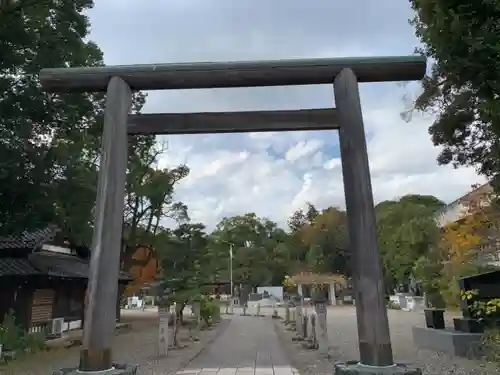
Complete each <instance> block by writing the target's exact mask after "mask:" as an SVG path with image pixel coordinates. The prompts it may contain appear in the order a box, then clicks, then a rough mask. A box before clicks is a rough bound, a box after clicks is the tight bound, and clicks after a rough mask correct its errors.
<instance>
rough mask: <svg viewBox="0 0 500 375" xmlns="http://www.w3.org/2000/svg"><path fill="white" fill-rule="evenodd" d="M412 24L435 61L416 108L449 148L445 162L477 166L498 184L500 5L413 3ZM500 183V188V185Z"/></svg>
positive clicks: (441, 0)
mask: <svg viewBox="0 0 500 375" xmlns="http://www.w3.org/2000/svg"><path fill="white" fill-rule="evenodd" d="M410 3H411V5H412V8H413V9H414V11H415V17H414V18H413V20H412V21H411V23H412V25H414V26H415V30H416V35H417V37H418V38H419V39H420V41H421V42H422V47H421V48H419V49H418V52H419V53H421V54H423V55H424V56H426V57H428V58H429V59H430V60H429V61H430V62H431V63H432V67H431V71H430V75H429V76H427V77H425V78H424V80H423V81H422V87H423V92H422V94H421V95H420V96H419V97H418V99H417V100H416V102H415V108H416V109H417V110H420V111H427V112H431V113H432V114H434V115H436V120H435V121H434V123H433V124H432V125H431V127H430V128H429V132H430V134H431V136H432V140H433V142H434V144H435V145H438V146H441V147H442V148H443V150H442V152H441V154H440V155H439V158H438V161H439V163H441V164H448V163H453V164H454V165H471V166H474V167H478V168H479V171H480V172H481V173H482V174H485V175H486V176H489V177H491V178H492V179H493V181H494V182H495V184H496V182H497V179H498V177H499V172H500V157H499V155H500V104H499V102H498V97H499V94H500V64H499V63H498V61H499V57H500V52H499V51H500V48H499V46H500V28H499V27H498V22H497V21H496V20H497V18H498V17H499V16H500V1H499V0H489V1H484V0H480V1H471V2H468V3H464V2H457V1H450V0H410ZM496 185H497V184H496Z"/></svg>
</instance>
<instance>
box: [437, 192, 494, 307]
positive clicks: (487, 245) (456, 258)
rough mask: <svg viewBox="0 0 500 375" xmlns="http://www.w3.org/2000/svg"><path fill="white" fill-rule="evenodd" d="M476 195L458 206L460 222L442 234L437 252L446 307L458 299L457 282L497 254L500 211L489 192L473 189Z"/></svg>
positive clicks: (479, 269) (479, 270) (482, 266)
mask: <svg viewBox="0 0 500 375" xmlns="http://www.w3.org/2000/svg"><path fill="white" fill-rule="evenodd" d="M474 188H475V189H476V191H478V193H477V194H472V195H471V198H469V199H467V200H464V201H462V202H460V203H461V204H462V206H463V208H462V212H461V213H460V218H459V219H458V220H457V221H454V222H451V223H448V224H446V225H445V226H444V227H443V228H442V231H441V239H440V243H439V249H440V250H441V257H442V261H443V272H442V278H443V284H446V285H449V287H447V288H445V289H444V290H445V299H446V300H447V302H448V304H455V303H456V301H457V300H458V298H459V288H458V279H459V278H460V277H464V276H468V275H471V274H475V273H478V272H481V271H484V270H487V269H488V268H489V265H488V261H489V260H490V259H491V255H493V254H494V253H496V252H497V251H498V240H499V238H498V230H499V228H500V216H499V213H500V210H499V206H498V200H497V196H496V194H495V193H494V192H493V190H492V189H484V187H479V188H478V187H477V186H475V187H474Z"/></svg>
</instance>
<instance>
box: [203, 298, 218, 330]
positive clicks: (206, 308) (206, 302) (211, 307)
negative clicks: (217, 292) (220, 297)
mask: <svg viewBox="0 0 500 375" xmlns="http://www.w3.org/2000/svg"><path fill="white" fill-rule="evenodd" d="M200 317H201V319H203V320H204V321H205V323H206V324H207V325H210V324H211V323H215V322H217V321H219V320H220V304H219V302H218V301H215V300H213V299H211V298H210V299H209V298H202V299H201V301H200Z"/></svg>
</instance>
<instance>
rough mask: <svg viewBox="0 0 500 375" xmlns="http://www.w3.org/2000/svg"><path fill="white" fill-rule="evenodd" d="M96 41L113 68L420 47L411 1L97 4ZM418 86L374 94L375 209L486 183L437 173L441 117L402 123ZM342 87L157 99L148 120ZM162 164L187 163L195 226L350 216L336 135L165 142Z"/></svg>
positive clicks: (323, 94) (277, 103)
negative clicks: (231, 219)
mask: <svg viewBox="0 0 500 375" xmlns="http://www.w3.org/2000/svg"><path fill="white" fill-rule="evenodd" d="M89 15H90V19H91V23H92V34H91V38H92V39H93V40H94V41H96V42H97V43H98V44H99V46H100V47H101V49H102V50H103V51H104V57H105V61H106V63H107V64H136V63H141V64H144V63H159V62H164V63H169V62H193V61H231V60H264V59H286V58H311V57H341V56H384V55H408V54H412V53H413V50H414V48H415V47H416V46H417V44H418V42H417V40H416V38H415V37H414V34H413V29H412V27H411V26H410V25H409V24H408V19H409V18H410V17H411V16H412V12H411V9H410V7H409V3H408V1H401V0H382V1H373V0H350V1H340V0H317V1H305V0H237V1H235V0H215V1H214V0H211V1H209V0H164V1H155V0H142V1H132V0H97V1H96V6H95V8H94V9H93V10H92V11H91V12H90V14H89ZM417 88H418V87H417V85H409V86H408V85H406V86H404V85H401V84H397V83H382V84H363V85H362V87H361V100H362V103H363V111H364V120H365V127H366V133H367V140H368V152H369V158H370V167H371V172H372V183H373V189H374V195H375V200H376V201H377V202H378V201H381V200H385V199H393V198H396V197H398V196H402V195H405V194H408V193H417V194H433V195H436V196H437V197H439V198H440V199H443V200H444V201H451V200H454V199H455V198H457V197H458V196H460V195H462V194H463V193H465V192H466V191H467V190H469V189H470V186H471V184H473V183H476V182H482V181H483V180H482V178H480V177H478V176H477V175H476V174H475V172H474V170H472V169H466V168H462V169H457V170H455V169H453V168H452V167H449V166H447V167H442V166H438V165H437V163H436V156H437V154H438V152H439V150H438V149H436V148H434V147H433V145H432V143H431V141H430V137H429V135H428V132H427V129H428V126H429V124H430V122H431V121H432V118H430V117H425V116H420V117H418V116H414V117H413V120H412V121H411V122H410V123H407V122H405V121H403V120H402V119H401V117H400V113H401V112H402V111H403V110H404V109H405V102H404V100H403V97H404V96H405V94H406V95H408V93H410V94H411V93H414V92H415V91H416V90H417ZM332 105H333V92H332V87H331V86H302V87H277V88H251V89H219V90H187V91H163V92H151V93H149V96H148V101H147V105H146V107H145V110H144V112H199V111H223V110H226V111H231V110H233V111H237V110H259V109H302V108H321V107H329V106H332ZM161 140H162V141H166V142H167V144H168V152H167V153H166V154H165V155H164V156H163V159H162V165H163V166H175V165H177V164H179V163H187V164H188V165H189V167H190V168H191V174H190V175H189V177H188V178H186V180H185V181H183V182H182V183H181V184H180V185H179V187H178V188H177V189H176V190H177V193H176V195H177V198H178V199H180V200H182V201H183V202H185V203H187V204H188V206H189V210H190V216H191V217H192V220H193V221H201V222H203V223H205V225H207V226H208V227H209V228H213V226H214V225H215V224H216V222H217V221H218V220H220V219H221V218H222V217H224V216H231V215H236V214H242V213H245V212H255V213H257V214H258V215H262V216H266V217H268V218H270V219H273V220H275V221H277V222H278V223H280V224H283V225H284V223H285V222H286V218H287V217H288V216H289V215H290V213H291V212H293V211H294V210H295V209H297V208H300V207H302V206H303V205H304V203H305V202H307V201H310V202H312V203H313V204H316V205H317V206H318V207H321V208H326V207H328V206H332V205H334V206H338V207H344V206H345V202H344V192H343V185H342V174H341V169H340V159H339V150H338V137H337V134H336V133H335V132H334V131H321V132H296V133H281V134H277V133H274V134H271V133H259V134H256V133H254V134H228V135H189V136H169V137H162V139H161Z"/></svg>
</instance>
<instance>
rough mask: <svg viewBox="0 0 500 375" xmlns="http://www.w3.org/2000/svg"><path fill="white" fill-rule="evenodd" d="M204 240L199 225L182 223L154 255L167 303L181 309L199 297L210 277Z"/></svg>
mask: <svg viewBox="0 0 500 375" xmlns="http://www.w3.org/2000/svg"><path fill="white" fill-rule="evenodd" d="M207 247H208V236H207V234H206V232H205V226H204V225H203V224H199V223H197V224H191V223H184V224H181V225H179V226H178V227H177V228H176V229H174V230H173V231H172V233H171V236H170V238H169V239H168V240H167V243H166V244H165V246H164V247H162V248H161V250H160V249H159V250H158V254H159V256H160V259H161V263H162V269H163V285H164V287H165V288H166V289H167V290H166V291H167V294H168V299H169V301H170V302H176V303H177V304H178V305H180V308H179V310H178V311H179V315H180V316H179V318H180V320H181V321H182V310H183V309H184V306H185V305H186V304H187V303H188V302H189V301H190V300H191V299H192V298H194V297H196V296H198V295H199V294H200V293H201V289H202V286H203V284H204V283H206V282H207V280H208V279H209V276H210V274H211V269H210V267H209V264H210V263H209V262H208V251H207Z"/></svg>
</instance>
